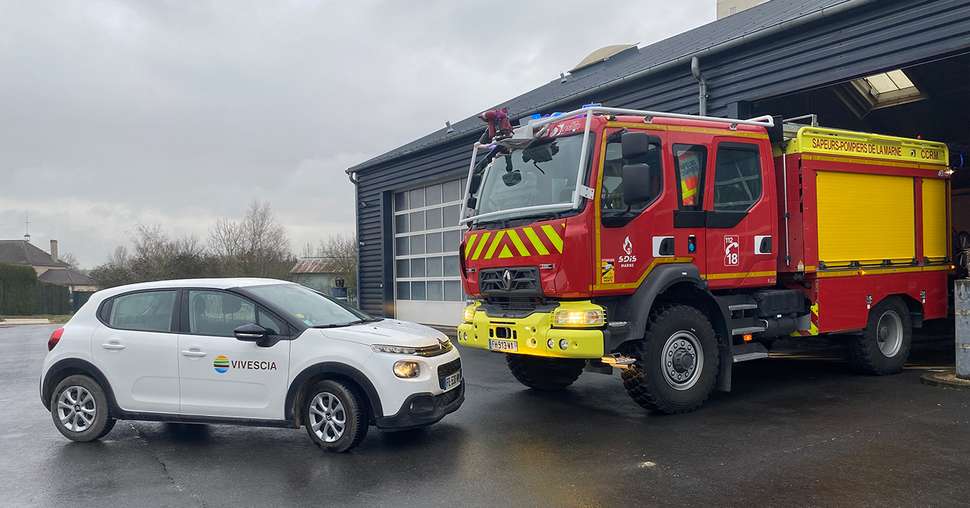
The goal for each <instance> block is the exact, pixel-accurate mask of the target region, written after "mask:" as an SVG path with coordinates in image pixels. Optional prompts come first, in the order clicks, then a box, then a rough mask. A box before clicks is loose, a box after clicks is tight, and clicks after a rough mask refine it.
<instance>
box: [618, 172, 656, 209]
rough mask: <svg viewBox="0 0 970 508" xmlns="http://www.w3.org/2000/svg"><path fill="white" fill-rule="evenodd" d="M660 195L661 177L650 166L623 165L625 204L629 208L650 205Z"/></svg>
mask: <svg viewBox="0 0 970 508" xmlns="http://www.w3.org/2000/svg"><path fill="white" fill-rule="evenodd" d="M659 193H660V175H659V174H658V172H657V171H656V170H654V169H653V168H652V167H651V166H650V165H649V164H624V165H623V202H624V203H625V204H626V205H627V206H631V207H632V206H638V205H642V204H644V203H648V202H650V201H651V200H653V198H654V197H656V196H657V195H658V194H659Z"/></svg>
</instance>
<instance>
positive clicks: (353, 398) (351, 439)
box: [303, 379, 370, 453]
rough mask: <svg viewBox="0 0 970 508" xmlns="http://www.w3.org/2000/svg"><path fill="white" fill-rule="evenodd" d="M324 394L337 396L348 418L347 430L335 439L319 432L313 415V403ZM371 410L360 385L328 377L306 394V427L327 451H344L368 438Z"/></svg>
mask: <svg viewBox="0 0 970 508" xmlns="http://www.w3.org/2000/svg"><path fill="white" fill-rule="evenodd" d="M322 394H331V395H333V396H335V397H336V398H337V400H338V401H339V402H340V405H341V406H342V408H343V413H344V422H345V424H344V428H343V432H342V434H341V435H340V437H339V438H338V439H336V440H335V441H332V442H327V441H326V440H325V439H323V438H322V437H321V436H318V435H317V433H316V430H315V429H314V428H313V422H312V419H311V406H312V405H313V403H314V400H315V399H316V397H317V395H322ZM368 411H369V409H368V407H367V404H366V402H365V400H364V398H363V396H362V395H360V393H359V392H358V391H357V390H356V387H352V386H349V385H347V384H344V383H342V382H340V381H335V380H332V379H326V380H323V381H319V382H317V383H314V385H313V386H311V387H310V389H309V390H307V392H306V397H304V399H303V426H304V427H306V431H307V435H309V436H310V439H311V440H312V441H313V442H314V443H315V444H316V445H317V446H319V447H320V449H322V450H324V451H327V452H334V453H343V452H346V451H348V450H350V449H352V448H354V447H355V446H357V445H358V444H360V442H361V441H363V440H364V436H366V435H367V428H368V422H369V421H370V420H369V413H368Z"/></svg>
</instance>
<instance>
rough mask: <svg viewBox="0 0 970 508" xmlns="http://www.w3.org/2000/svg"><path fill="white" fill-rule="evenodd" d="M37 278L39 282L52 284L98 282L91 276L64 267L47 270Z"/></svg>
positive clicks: (94, 283) (64, 284)
mask: <svg viewBox="0 0 970 508" xmlns="http://www.w3.org/2000/svg"><path fill="white" fill-rule="evenodd" d="M37 280H39V281H41V282H46V283H48V284H54V285H56V286H97V285H98V283H97V282H95V281H94V279H92V278H91V277H88V276H87V275H84V274H83V273H81V272H79V271H77V270H75V269H73V268H65V269H63V270H61V269H53V270H47V271H46V272H44V273H42V274H40V275H39V276H38V277H37Z"/></svg>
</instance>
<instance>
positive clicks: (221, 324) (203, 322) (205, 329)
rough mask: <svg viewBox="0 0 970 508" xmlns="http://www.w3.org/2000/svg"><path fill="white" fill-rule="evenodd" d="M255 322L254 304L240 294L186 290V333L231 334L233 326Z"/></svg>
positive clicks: (234, 327) (218, 335)
mask: <svg viewBox="0 0 970 508" xmlns="http://www.w3.org/2000/svg"><path fill="white" fill-rule="evenodd" d="M256 322H257V319H256V305H255V304H254V303H253V302H251V301H249V300H247V299H245V298H243V297H241V296H238V295H234V294H232V293H226V292H223V291H206V290H194V289H190V290H189V333H193V334H197V335H213V336H217V337H232V336H233V331H234V330H235V329H236V328H238V327H240V326H242V325H245V324H250V323H256Z"/></svg>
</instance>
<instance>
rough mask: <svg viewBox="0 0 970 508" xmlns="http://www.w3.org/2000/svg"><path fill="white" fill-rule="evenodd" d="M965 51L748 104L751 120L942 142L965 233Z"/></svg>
mask: <svg viewBox="0 0 970 508" xmlns="http://www.w3.org/2000/svg"><path fill="white" fill-rule="evenodd" d="M968 75H970V53H962V54H957V55H950V56H947V57H945V58H938V59H934V60H933V61H929V62H921V63H914V64H910V65H901V66H899V67H895V68H890V69H883V70H881V71H880V72H875V73H869V74H866V75H862V76H858V77H856V78H855V79H852V80H849V81H844V82H841V83H836V84H832V85H829V86H825V87H821V88H816V89H811V90H802V91H799V92H795V93H792V94H786V95H784V96H778V97H772V98H767V99H763V100H757V101H754V102H752V103H750V105H749V106H750V109H749V111H750V112H751V115H752V116H755V115H760V114H772V115H783V116H784V117H785V118H791V117H796V116H801V115H804V114H815V115H817V118H818V123H819V125H822V126H825V127H834V128H841V129H848V130H857V131H865V132H874V133H879V134H887V135H892V136H903V137H911V138H922V139H928V140H933V141H942V142H944V143H946V144H947V145H948V146H949V148H950V166H951V167H952V168H953V169H954V170H955V173H954V175H953V177H952V180H951V182H952V207H953V213H952V216H953V230H954V232H959V231H970V80H967V79H965V77H966V76H968Z"/></svg>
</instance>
